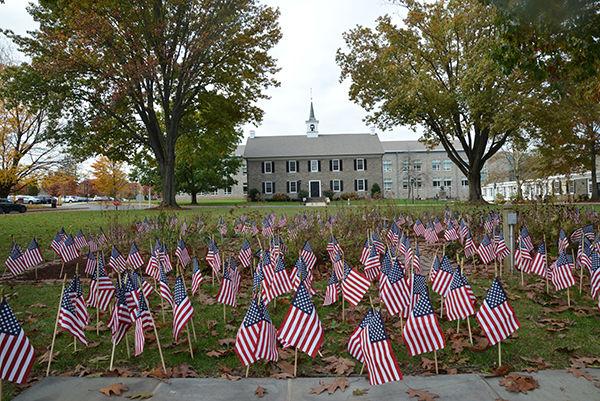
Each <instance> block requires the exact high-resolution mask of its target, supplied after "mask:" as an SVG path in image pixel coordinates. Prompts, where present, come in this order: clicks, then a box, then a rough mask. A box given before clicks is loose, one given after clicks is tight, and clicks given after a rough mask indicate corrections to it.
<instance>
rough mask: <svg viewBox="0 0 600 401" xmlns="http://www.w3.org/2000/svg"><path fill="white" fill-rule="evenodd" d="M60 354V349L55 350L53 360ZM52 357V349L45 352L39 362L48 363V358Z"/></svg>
mask: <svg viewBox="0 0 600 401" xmlns="http://www.w3.org/2000/svg"><path fill="white" fill-rule="evenodd" d="M59 354H60V351H54V352H53V353H52V362H54V361H56V357H57V356H58V355H59ZM49 358H50V351H49V350H48V351H46V352H44V354H43V355H42V356H40V358H39V359H38V363H40V364H42V363H47V362H48V359H49Z"/></svg>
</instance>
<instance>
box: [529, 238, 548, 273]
mask: <svg viewBox="0 0 600 401" xmlns="http://www.w3.org/2000/svg"><path fill="white" fill-rule="evenodd" d="M546 257H547V256H546V244H544V243H543V242H542V243H541V244H540V245H539V246H538V249H537V252H536V253H535V255H534V256H533V261H532V262H531V267H530V269H529V271H530V273H532V274H537V275H538V276H542V277H544V278H546V277H547V276H548V274H547V266H548V265H547V260H546Z"/></svg>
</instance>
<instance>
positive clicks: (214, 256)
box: [206, 240, 221, 275]
mask: <svg viewBox="0 0 600 401" xmlns="http://www.w3.org/2000/svg"><path fill="white" fill-rule="evenodd" d="M206 263H208V265H209V266H210V267H212V271H213V274H214V275H219V274H220V273H221V254H220V253H219V248H218V247H217V244H216V243H215V241H213V240H211V241H210V242H209V243H208V252H207V253H206Z"/></svg>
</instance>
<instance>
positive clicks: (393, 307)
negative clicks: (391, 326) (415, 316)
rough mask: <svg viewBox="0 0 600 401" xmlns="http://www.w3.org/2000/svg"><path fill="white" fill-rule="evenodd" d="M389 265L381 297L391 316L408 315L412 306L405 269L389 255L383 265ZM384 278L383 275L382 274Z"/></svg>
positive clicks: (381, 289)
mask: <svg viewBox="0 0 600 401" xmlns="http://www.w3.org/2000/svg"><path fill="white" fill-rule="evenodd" d="M387 264H389V265H390V266H389V270H388V269H387V268H386V269H383V268H382V273H383V270H388V271H387V274H385V278H384V279H383V280H382V281H385V284H382V285H381V287H380V292H379V295H380V297H381V300H382V301H383V303H384V304H385V306H386V308H387V310H388V312H389V313H390V314H391V315H394V316H396V315H402V316H403V317H406V316H407V315H408V308H409V304H410V288H409V286H408V282H407V280H406V277H405V274H404V268H403V267H402V265H401V264H400V262H399V261H398V260H397V259H393V260H392V259H391V258H390V257H389V256H388V255H386V256H385V257H384V260H383V264H382V266H383V265H387ZM382 276H383V274H382Z"/></svg>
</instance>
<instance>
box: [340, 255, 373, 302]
mask: <svg viewBox="0 0 600 401" xmlns="http://www.w3.org/2000/svg"><path fill="white" fill-rule="evenodd" d="M341 285H342V296H343V297H344V299H345V300H346V301H348V302H349V303H350V304H351V305H354V306H356V305H358V304H359V303H360V301H361V300H362V299H363V297H364V296H365V293H366V292H367V291H368V290H369V287H370V285H371V282H370V281H369V279H368V278H367V277H365V276H364V275H363V274H362V273H359V272H357V271H356V270H354V269H353V268H352V267H350V265H349V264H348V263H347V262H346V261H345V260H344V276H343V278H342V284H341Z"/></svg>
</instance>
